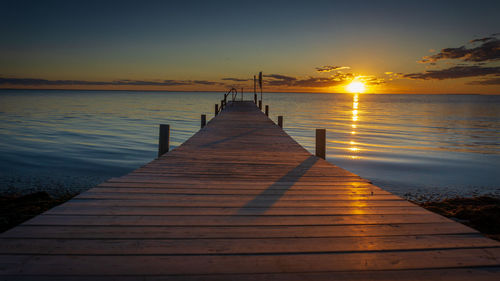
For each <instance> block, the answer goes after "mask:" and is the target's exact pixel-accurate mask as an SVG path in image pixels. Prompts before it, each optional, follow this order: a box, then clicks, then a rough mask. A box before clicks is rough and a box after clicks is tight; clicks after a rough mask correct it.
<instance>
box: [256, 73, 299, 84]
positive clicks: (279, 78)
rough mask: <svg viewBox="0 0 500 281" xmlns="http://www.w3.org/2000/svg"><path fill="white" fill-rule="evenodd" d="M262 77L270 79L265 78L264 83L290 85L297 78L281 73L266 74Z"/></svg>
mask: <svg viewBox="0 0 500 281" xmlns="http://www.w3.org/2000/svg"><path fill="white" fill-rule="evenodd" d="M264 77H267V78H271V80H267V79H266V80H265V81H264V83H266V84H267V85H270V86H292V85H293V84H294V83H295V81H297V78H295V77H291V76H286V75H281V74H267V75H264Z"/></svg>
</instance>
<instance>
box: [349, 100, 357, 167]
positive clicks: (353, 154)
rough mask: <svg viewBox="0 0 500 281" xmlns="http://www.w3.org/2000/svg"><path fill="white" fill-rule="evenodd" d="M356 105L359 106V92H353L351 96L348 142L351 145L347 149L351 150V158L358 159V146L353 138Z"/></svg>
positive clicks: (355, 126) (355, 125)
mask: <svg viewBox="0 0 500 281" xmlns="http://www.w3.org/2000/svg"><path fill="white" fill-rule="evenodd" d="M358 106H359V94H354V96H353V101H352V124H351V127H352V131H351V135H352V139H351V141H350V142H349V144H350V145H351V146H350V147H349V148H348V150H349V151H350V152H351V155H350V156H349V157H350V158H351V159H358V158H359V156H358V155H357V154H356V153H358V152H359V147H356V141H355V139H354V135H356V128H357V124H356V122H357V121H358Z"/></svg>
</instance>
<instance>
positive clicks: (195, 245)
mask: <svg viewBox="0 0 500 281" xmlns="http://www.w3.org/2000/svg"><path fill="white" fill-rule="evenodd" d="M0 243H1V244H2V248H0V254H16V255H39V254H50V255H64V254H71V255H207V254H285V253H316V254H318V253H342V252H374V251H381V250H383V251H393V250H398V251H410V250H412V251H413V250H447V249H455V248H461V249H463V248H464V246H463V245H467V247H466V248H479V247H481V248H498V247H499V246H498V243H496V242H495V241H493V240H490V239H485V238H484V237H483V236H481V235H478V234H475V235H427V236H424V235H420V236H413V235H412V236H382V237H380V236H375V237H374V236H371V237H337V238H311V237H307V238H258V239H241V238H235V239H175V240H173V239H147V240H145V239H105V240H99V239H92V240H89V239H25V238H21V239H1V240H0Z"/></svg>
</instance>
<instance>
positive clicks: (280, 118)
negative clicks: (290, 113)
mask: <svg viewBox="0 0 500 281" xmlns="http://www.w3.org/2000/svg"><path fill="white" fill-rule="evenodd" d="M278 126H280V128H283V116H281V115H280V116H278Z"/></svg>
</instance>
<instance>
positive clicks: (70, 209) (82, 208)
mask: <svg viewBox="0 0 500 281" xmlns="http://www.w3.org/2000/svg"><path fill="white" fill-rule="evenodd" d="M97 202H98V203H101V202H102V201H97ZM104 203H107V202H106V201H105V202H104ZM116 205H118V206H116ZM116 205H96V204H92V205H90V204H78V205H75V204H74V202H70V203H68V204H64V205H62V206H58V207H55V208H53V209H52V210H50V211H48V212H46V213H45V214H48V215H107V216H109V215H117V216H125V215H135V216H165V215H183V216H193V215H196V216H201V215H205V216H207V215H217V216H220V215H231V216H238V215H240V216H241V215H263V216H270V215H289V216H290V215H294V216H302V215H356V214H369V215H389V214H392V215H394V214H421V215H426V214H427V213H428V211H427V210H425V209H422V208H420V207H416V206H415V207H361V208H352V207H348V208H346V207H328V208H317V207H307V208H303V207H301V208H276V207H273V208H245V212H244V213H242V212H240V208H232V207H213V208H204V207H198V206H197V207H165V206H158V207H142V206H134V207H133V208H131V207H130V206H127V207H126V206H120V202H117V203H116Z"/></svg>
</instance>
